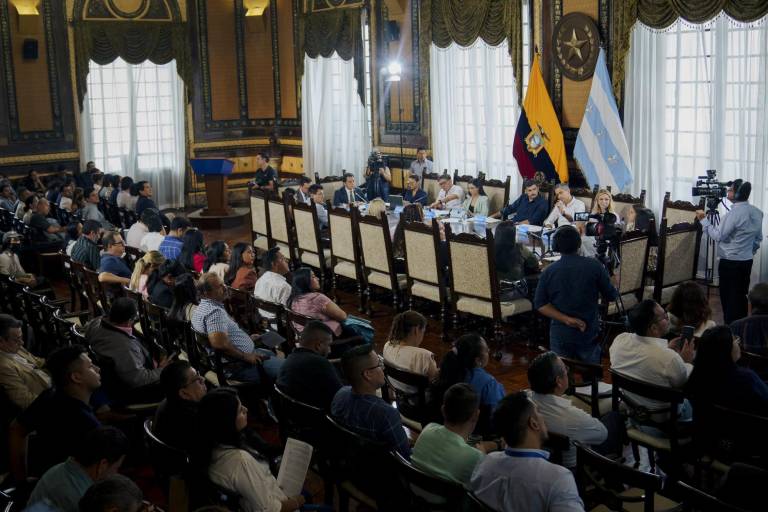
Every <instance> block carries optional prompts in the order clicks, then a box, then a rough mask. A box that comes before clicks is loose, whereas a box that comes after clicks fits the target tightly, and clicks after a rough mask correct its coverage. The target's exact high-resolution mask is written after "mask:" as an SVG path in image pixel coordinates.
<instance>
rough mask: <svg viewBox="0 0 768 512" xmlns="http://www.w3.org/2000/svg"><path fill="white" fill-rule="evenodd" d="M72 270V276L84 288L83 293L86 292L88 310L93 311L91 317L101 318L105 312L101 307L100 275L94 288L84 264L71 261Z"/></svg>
mask: <svg viewBox="0 0 768 512" xmlns="http://www.w3.org/2000/svg"><path fill="white" fill-rule="evenodd" d="M70 268H71V269H72V274H73V276H74V277H75V279H77V280H78V282H79V283H80V284H81V285H82V286H83V291H84V292H85V296H86V298H87V299H88V308H89V309H90V310H91V316H93V317H97V316H101V315H102V314H103V310H102V308H101V306H100V305H99V292H98V291H97V290H98V289H100V288H101V287H100V286H98V274H97V275H96V284H97V286H96V287H94V286H93V283H92V282H89V281H88V276H87V274H86V272H85V271H86V270H87V269H86V268H85V266H84V265H83V264H82V263H78V262H76V261H71V262H70ZM91 272H93V271H91Z"/></svg>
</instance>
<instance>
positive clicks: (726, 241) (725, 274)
mask: <svg viewBox="0 0 768 512" xmlns="http://www.w3.org/2000/svg"><path fill="white" fill-rule="evenodd" d="M732 190H733V206H732V207H731V211H730V212H729V213H728V214H727V215H726V216H725V217H723V222H722V223H721V224H720V225H719V226H713V225H712V223H711V222H710V221H709V219H707V214H706V212H704V210H698V211H697V212H696V217H697V218H698V219H699V220H700V221H701V226H702V227H703V228H704V231H705V232H706V233H707V236H708V237H709V238H710V239H711V240H714V241H715V242H718V245H717V255H718V257H719V258H720V263H719V264H718V266H717V272H718V274H719V276H720V302H721V304H722V305H723V320H724V321H725V323H726V324H730V323H731V322H733V321H735V320H738V319H739V318H744V317H745V316H747V292H748V291H749V277H750V273H751V272H752V258H753V257H754V255H755V253H756V252H757V250H758V249H759V248H760V242H762V240H763V212H761V211H760V210H759V209H758V208H756V207H754V206H752V205H751V204H749V203H748V202H747V200H748V199H749V194H750V193H751V192H752V184H751V183H750V182H748V181H745V182H742V180H736V181H734V182H733V184H732Z"/></svg>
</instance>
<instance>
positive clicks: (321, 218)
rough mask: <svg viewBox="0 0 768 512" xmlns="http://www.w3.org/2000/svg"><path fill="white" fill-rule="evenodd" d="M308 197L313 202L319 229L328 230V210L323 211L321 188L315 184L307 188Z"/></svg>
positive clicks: (323, 202) (323, 198) (323, 196)
mask: <svg viewBox="0 0 768 512" xmlns="http://www.w3.org/2000/svg"><path fill="white" fill-rule="evenodd" d="M309 196H310V197H311V198H312V201H314V202H315V210H317V221H318V223H320V229H328V210H326V209H325V193H324V192H323V186H322V185H318V184H317V183H315V184H314V185H312V186H310V187H309Z"/></svg>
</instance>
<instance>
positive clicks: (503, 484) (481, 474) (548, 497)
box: [470, 448, 584, 512]
mask: <svg viewBox="0 0 768 512" xmlns="http://www.w3.org/2000/svg"><path fill="white" fill-rule="evenodd" d="M508 452H511V453H520V454H523V455H524V456H520V457H513V456H510V455H508V454H507V453H508ZM547 457H549V453H547V452H545V451H543V450H510V449H509V448H508V449H507V450H505V451H503V452H493V453H489V454H488V455H486V456H485V457H484V458H483V459H482V460H481V461H480V464H478V465H477V467H476V468H475V472H474V473H473V474H472V480H471V482H470V487H471V488H472V491H474V493H475V495H477V497H478V498H480V500H481V501H482V502H483V503H485V504H486V505H488V506H489V507H491V508H492V509H494V510H503V511H504V512H571V511H573V512H583V511H584V503H583V502H582V501H581V498H580V497H579V491H578V490H577V489H576V481H575V480H574V479H573V474H572V473H571V472H570V471H569V470H567V469H566V468H564V467H563V466H558V465H557V464H552V463H551V462H549V461H548V460H546V458H547Z"/></svg>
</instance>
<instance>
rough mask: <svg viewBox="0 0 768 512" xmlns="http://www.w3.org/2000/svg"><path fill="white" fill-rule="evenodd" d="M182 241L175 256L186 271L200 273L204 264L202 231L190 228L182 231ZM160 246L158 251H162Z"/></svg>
mask: <svg viewBox="0 0 768 512" xmlns="http://www.w3.org/2000/svg"><path fill="white" fill-rule="evenodd" d="M174 220H176V219H174ZM167 239H168V237H166V240H167ZM182 241H183V244H182V246H181V252H180V253H179V255H178V257H177V259H178V260H179V263H181V264H182V265H184V268H186V269H187V270H188V271H190V272H192V271H194V272H197V273H198V274H201V273H202V272H203V265H204V264H205V241H204V238H203V232H202V231H200V230H199V229H190V230H188V231H187V232H186V233H184V237H183V238H182ZM162 248H163V247H162V246H160V249H161V250H160V252H162Z"/></svg>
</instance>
